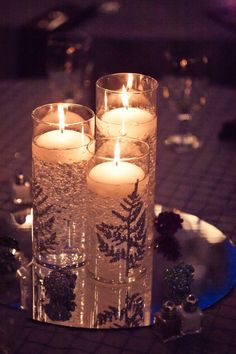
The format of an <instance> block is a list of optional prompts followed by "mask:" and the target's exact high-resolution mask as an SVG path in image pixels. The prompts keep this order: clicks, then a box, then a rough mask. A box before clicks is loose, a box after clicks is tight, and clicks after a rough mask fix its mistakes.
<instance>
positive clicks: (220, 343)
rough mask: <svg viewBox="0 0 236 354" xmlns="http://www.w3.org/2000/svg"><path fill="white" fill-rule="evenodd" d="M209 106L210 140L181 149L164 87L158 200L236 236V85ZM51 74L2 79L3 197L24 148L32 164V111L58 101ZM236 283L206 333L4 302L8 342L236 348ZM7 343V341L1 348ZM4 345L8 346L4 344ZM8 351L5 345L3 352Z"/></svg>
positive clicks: (58, 350)
mask: <svg viewBox="0 0 236 354" xmlns="http://www.w3.org/2000/svg"><path fill="white" fill-rule="evenodd" d="M207 96H208V97H207V100H208V101H207V105H206V107H205V109H204V110H202V111H201V112H199V116H198V117H197V116H196V118H194V121H193V123H194V124H193V125H194V128H195V129H197V132H198V134H199V135H200V137H201V138H202V140H203V143H204V145H203V147H202V149H199V150H198V151H196V152H194V153H190V154H180V155H176V154H174V153H173V152H171V151H169V150H167V149H166V148H165V147H164V145H163V141H164V139H165V137H166V136H167V135H168V134H170V133H171V132H172V131H173V130H175V129H176V124H177V122H176V119H175V114H174V113H173V112H171V111H170V110H169V108H168V106H167V104H166V102H164V101H163V99H162V97H161V95H160V94H159V98H158V102H159V107H158V111H159V128H158V163H157V200H158V202H159V203H160V204H163V205H166V206H169V207H172V206H175V207H176V208H179V209H181V210H184V211H185V212H188V213H191V214H195V215H197V216H199V217H201V218H202V219H204V220H206V221H207V222H210V223H211V224H213V225H215V226H216V227H218V228H219V229H221V231H223V232H224V233H225V234H226V235H227V236H228V237H229V238H230V239H231V240H232V242H234V243H235V242H236V198H235V195H236V154H235V149H236V145H235V144H233V143H226V142H222V141H220V140H219V139H218V133H219V131H220V129H221V126H222V123H223V122H224V121H226V120H230V119H233V118H235V111H236V100H235V97H236V90H235V89H229V88H226V87H220V86H212V87H210V88H209V90H208V93H207ZM50 100H51V93H50V91H49V87H48V83H47V81H45V80H27V81H1V82H0V107H1V113H0V117H1V120H0V126H1V129H0V171H1V174H0V183H1V189H0V204H1V207H2V209H4V208H5V205H6V204H5V202H6V200H7V199H8V198H9V188H8V186H9V177H11V175H12V170H11V167H12V164H13V156H14V153H15V152H16V151H18V152H21V153H22V161H23V162H22V163H23V165H24V168H25V171H26V172H27V173H30V168H31V157H30V156H31V111H32V109H33V108H35V107H36V106H38V105H41V104H43V103H47V102H50ZM235 308H236V288H234V289H233V290H232V291H231V292H230V294H228V295H227V296H226V297H225V298H224V299H222V300H221V301H220V302H218V303H217V304H215V305H214V306H212V307H210V308H209V309H207V310H206V311H205V316H204V322H203V332H202V334H201V335H198V336H193V337H192V336H186V337H184V338H182V339H179V340H178V341H175V342H170V343H168V344H163V343H162V342H160V340H159V339H158V337H157V335H156V332H155V329H154V328H153V327H146V328H137V329H131V330H119V331H117V330H109V331H107V330H85V329H74V328H65V327H59V326H54V325H45V324H41V323H37V322H34V321H32V320H31V319H30V318H29V317H28V316H27V314H26V313H25V312H23V311H17V310H14V309H9V308H7V307H5V306H2V305H0V339H1V340H0V343H1V345H3V346H5V347H8V348H10V349H9V353H14V354H47V353H50V354H75V353H76V354H86V353H95V354H129V353H130V354H132V353H141V354H156V353H163V354H172V353H173V354H174V353H192V354H193V353H194V354H195V353H197V354H198V353H199V354H200V353H201V354H203V353H209V354H210V353H214V354H231V353H232V354H233V353H235V351H236V340H235V334H236V310H235ZM0 348H1V347H0ZM0 352H1V349H0ZM2 352H3V353H4V351H2Z"/></svg>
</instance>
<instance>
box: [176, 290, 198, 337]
mask: <svg viewBox="0 0 236 354" xmlns="http://www.w3.org/2000/svg"><path fill="white" fill-rule="evenodd" d="M178 313H179V316H180V319H181V334H183V335H184V334H194V333H200V332H201V329H202V317H203V313H202V311H201V309H200V308H199V307H198V299H197V298H196V296H195V295H193V294H189V295H188V296H187V297H186V298H185V300H184V301H183V303H182V304H181V305H180V306H178Z"/></svg>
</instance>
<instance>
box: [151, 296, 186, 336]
mask: <svg viewBox="0 0 236 354" xmlns="http://www.w3.org/2000/svg"><path fill="white" fill-rule="evenodd" d="M180 324H181V322H180V318H179V316H178V312H177V308H176V305H175V303H174V302H173V301H170V300H168V301H166V302H165V303H164V304H163V306H162V309H161V312H160V313H158V314H156V315H155V325H156V327H157V330H158V332H159V334H160V336H161V339H162V340H163V342H168V341H169V340H173V339H176V338H177V337H179V336H180Z"/></svg>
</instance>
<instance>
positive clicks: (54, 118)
mask: <svg viewBox="0 0 236 354" xmlns="http://www.w3.org/2000/svg"><path fill="white" fill-rule="evenodd" d="M32 118H33V139H32V160H33V166H32V178H33V183H32V190H33V256H34V258H35V259H36V261H37V262H38V263H40V264H42V265H44V266H50V267H77V266H81V265H83V264H84V263H85V248H86V237H85V224H86V215H87V207H86V198H87V196H86V190H85V188H84V185H85V183H86V165H87V163H88V161H89V159H90V157H91V155H90V154H89V153H88V150H87V145H88V144H89V143H91V141H92V139H93V136H94V124H95V119H94V113H93V111H92V110H90V109H89V108H87V107H85V106H82V105H77V104H66V103H53V104H47V105H44V106H41V107H38V108H36V109H35V110H34V111H33V113H32Z"/></svg>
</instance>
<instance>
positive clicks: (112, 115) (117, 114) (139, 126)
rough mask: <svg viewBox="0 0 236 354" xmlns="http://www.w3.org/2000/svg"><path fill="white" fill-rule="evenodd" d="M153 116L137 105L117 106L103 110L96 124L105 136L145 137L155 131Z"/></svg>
mask: <svg viewBox="0 0 236 354" xmlns="http://www.w3.org/2000/svg"><path fill="white" fill-rule="evenodd" d="M155 118H156V117H155V116H154V115H153V114H151V113H150V112H149V111H146V110H144V109H141V108H138V107H127V108H126V107H119V108H114V109H112V110H110V111H107V112H105V113H104V114H103V115H102V117H101V119H97V126H98V129H99V131H100V132H101V133H103V134H104V135H105V136H107V135H108V136H119V135H126V136H128V137H132V138H136V139H141V140H142V139H145V138H147V137H148V136H149V135H150V134H152V133H153V131H155V129H156V127H155V124H156V120H155Z"/></svg>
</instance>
